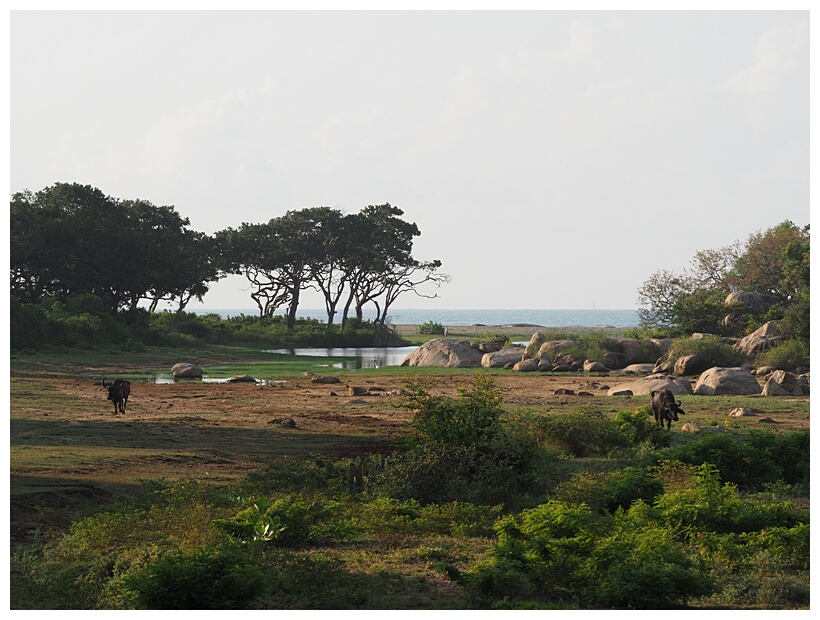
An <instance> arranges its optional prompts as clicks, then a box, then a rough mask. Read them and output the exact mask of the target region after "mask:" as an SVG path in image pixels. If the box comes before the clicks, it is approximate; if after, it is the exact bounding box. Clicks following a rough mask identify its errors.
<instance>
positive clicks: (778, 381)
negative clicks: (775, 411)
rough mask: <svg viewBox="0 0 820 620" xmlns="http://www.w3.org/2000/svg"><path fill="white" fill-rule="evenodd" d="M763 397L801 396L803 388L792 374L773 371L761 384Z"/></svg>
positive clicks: (783, 371)
mask: <svg viewBox="0 0 820 620" xmlns="http://www.w3.org/2000/svg"><path fill="white" fill-rule="evenodd" d="M763 396H803V386H802V385H801V384H800V381H799V380H798V379H797V377H795V376H794V375H793V374H792V373H790V372H786V371H785V370H775V371H774V372H773V373H772V374H771V375H770V376H769V378H768V379H766V383H765V384H763Z"/></svg>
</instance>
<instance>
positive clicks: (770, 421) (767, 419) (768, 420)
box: [758, 416, 774, 424]
mask: <svg viewBox="0 0 820 620" xmlns="http://www.w3.org/2000/svg"><path fill="white" fill-rule="evenodd" d="M760 422H764V423H769V424H774V420H772V419H771V418H770V417H769V416H766V417H764V418H760V419H759V420H758V423H760Z"/></svg>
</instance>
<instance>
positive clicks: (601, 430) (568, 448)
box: [534, 406, 629, 457]
mask: <svg viewBox="0 0 820 620" xmlns="http://www.w3.org/2000/svg"><path fill="white" fill-rule="evenodd" d="M534 425H535V428H534V432H535V436H536V440H537V441H538V442H539V445H546V446H549V447H551V448H553V449H556V450H560V451H562V452H566V453H569V454H571V455H573V456H577V457H583V456H589V455H602V456H606V455H607V454H609V453H610V452H612V451H613V450H617V449H620V448H624V447H626V446H627V445H628V444H629V439H628V437H627V436H626V435H625V434H624V433H622V432H621V430H620V429H619V426H618V424H617V423H616V422H615V421H613V420H610V419H608V418H607V417H606V416H605V415H604V414H603V413H602V412H601V411H599V410H597V409H595V408H594V407H589V406H587V407H582V408H581V409H580V410H579V411H577V412H571V413H547V414H544V415H543V416H540V417H538V418H536V419H535V420H534Z"/></svg>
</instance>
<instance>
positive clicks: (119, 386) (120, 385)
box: [102, 377, 131, 414]
mask: <svg viewBox="0 0 820 620" xmlns="http://www.w3.org/2000/svg"><path fill="white" fill-rule="evenodd" d="M102 386H103V387H104V388H107V389H108V400H110V401H111V402H112V403H114V414H116V413H117V411H118V410H119V413H125V405H126V403H127V402H128V395H129V394H130V393H131V382H130V381H126V380H125V379H115V380H114V383H109V384H108V385H106V384H105V377H103V380H102Z"/></svg>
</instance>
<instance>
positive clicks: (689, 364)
mask: <svg viewBox="0 0 820 620" xmlns="http://www.w3.org/2000/svg"><path fill="white" fill-rule="evenodd" d="M712 366H714V364H712V363H711V362H709V361H708V360H705V359H704V358H702V357H701V356H700V355H698V354H694V355H684V356H683V357H679V358H678V359H677V360H676V361H675V367H674V372H675V374H676V375H680V376H685V375H699V374H701V373H702V372H703V371H705V370H708V369H709V368H711V367H712Z"/></svg>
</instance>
